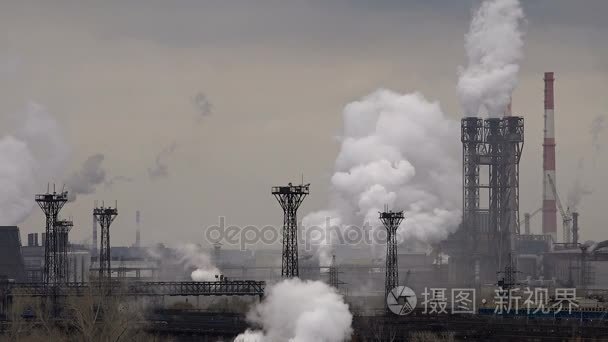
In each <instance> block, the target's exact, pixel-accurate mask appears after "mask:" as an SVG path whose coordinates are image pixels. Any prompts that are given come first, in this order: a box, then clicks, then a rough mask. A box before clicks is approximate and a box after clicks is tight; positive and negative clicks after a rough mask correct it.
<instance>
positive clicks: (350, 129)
mask: <svg viewBox="0 0 608 342" xmlns="http://www.w3.org/2000/svg"><path fill="white" fill-rule="evenodd" d="M343 119H344V120H343V122H344V132H343V135H342V137H341V147H340V152H339V154H338V157H337V159H336V163H335V170H334V174H333V176H332V178H331V190H332V191H331V193H332V197H331V198H330V208H329V209H328V210H326V211H321V212H315V213H311V214H309V215H307V216H306V217H305V218H304V219H303V225H304V226H305V227H312V226H316V227H322V228H325V229H326V232H327V228H329V227H328V224H327V223H328V221H329V226H333V227H335V226H338V228H339V229H341V230H344V229H345V227H347V226H349V225H355V226H358V227H362V226H363V225H364V223H368V224H369V226H371V228H372V229H384V228H383V227H382V225H381V223H380V222H379V220H378V211H381V210H382V209H383V207H384V206H385V205H387V206H388V207H389V208H391V209H396V210H405V212H406V219H405V221H403V223H402V224H401V227H400V228H399V230H398V235H399V237H400V239H401V240H405V241H410V242H423V243H426V244H432V243H435V242H438V241H440V240H442V239H445V238H446V237H447V235H448V234H449V233H450V232H452V231H454V230H455V229H456V228H457V226H458V224H459V222H460V219H461V218H460V216H461V212H460V198H459V196H458V194H459V187H460V175H459V173H458V170H459V153H460V149H459V145H458V144H454V141H456V140H457V139H458V132H459V126H458V124H457V123H456V122H455V121H453V120H450V119H448V118H446V117H445V115H444V114H443V113H442V111H441V108H440V106H439V104H438V103H436V102H429V101H427V100H426V99H425V98H424V97H423V96H422V95H421V94H419V93H411V94H405V95H401V94H398V93H395V92H392V91H389V90H378V91H376V92H374V93H372V94H370V95H368V96H366V97H364V98H362V99H361V100H359V101H355V102H352V103H350V104H348V105H347V106H346V108H345V109H344V113H343ZM328 218H329V219H328ZM326 235H327V236H333V235H332V234H331V233H329V232H327V233H326ZM374 235H375V236H377V235H376V234H374ZM334 240H335V239H334ZM332 244H333V241H330V243H328V244H324V243H322V244H321V246H319V250H318V254H319V260H320V263H321V265H324V266H327V265H329V264H330V262H331V251H330V250H331V248H332ZM372 247H373V245H372Z"/></svg>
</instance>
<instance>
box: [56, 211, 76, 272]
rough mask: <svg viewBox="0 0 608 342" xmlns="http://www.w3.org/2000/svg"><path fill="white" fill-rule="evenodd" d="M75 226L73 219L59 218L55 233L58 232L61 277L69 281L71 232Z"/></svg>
mask: <svg viewBox="0 0 608 342" xmlns="http://www.w3.org/2000/svg"><path fill="white" fill-rule="evenodd" d="M73 226H74V223H73V222H72V221H71V220H57V222H55V234H57V265H58V270H59V278H60V279H64V280H65V281H68V280H69V279H70V275H69V270H70V265H69V259H68V249H69V234H70V230H71V229H72V227H73Z"/></svg>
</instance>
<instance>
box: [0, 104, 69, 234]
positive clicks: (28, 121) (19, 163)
mask: <svg viewBox="0 0 608 342" xmlns="http://www.w3.org/2000/svg"><path fill="white" fill-rule="evenodd" d="M16 120H17V129H16V130H15V131H14V132H13V133H12V134H9V135H5V136H4V137H2V138H1V139H0V187H1V188H2V191H1V192H0V224H2V225H16V224H18V223H20V222H22V221H23V220H24V219H26V218H27V216H28V215H29V214H30V213H31V212H32V210H33V208H34V206H35V205H36V203H35V202H34V195H35V194H36V193H39V192H41V191H43V190H44V189H46V185H47V182H49V181H52V180H53V179H56V178H57V177H59V176H60V175H61V174H62V173H63V165H65V162H66V161H67V159H68V156H69V148H68V145H67V143H66V141H65V139H64V135H63V132H62V130H61V129H60V127H59V125H58V123H57V121H56V120H55V119H54V118H53V117H52V116H51V115H50V114H49V113H48V112H47V111H46V110H45V109H44V108H43V107H41V106H39V105H37V104H35V103H29V104H28V105H27V109H26V111H25V113H20V114H19V115H18V116H17V117H16Z"/></svg>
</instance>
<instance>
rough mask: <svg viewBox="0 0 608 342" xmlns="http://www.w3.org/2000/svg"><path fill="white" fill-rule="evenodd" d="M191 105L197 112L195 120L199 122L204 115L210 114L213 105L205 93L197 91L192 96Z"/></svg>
mask: <svg viewBox="0 0 608 342" xmlns="http://www.w3.org/2000/svg"><path fill="white" fill-rule="evenodd" d="M192 105H193V106H194V109H195V110H196V112H197V114H198V115H197V121H198V122H201V121H202V120H203V118H204V117H206V116H209V115H211V111H212V110H213V105H212V104H211V102H210V101H209V99H208V98H207V95H205V93H203V92H198V93H197V94H196V95H194V97H193V98H192Z"/></svg>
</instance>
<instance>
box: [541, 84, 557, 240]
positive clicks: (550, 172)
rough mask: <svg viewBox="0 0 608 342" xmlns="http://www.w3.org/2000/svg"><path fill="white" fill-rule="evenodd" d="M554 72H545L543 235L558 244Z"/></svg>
mask: <svg viewBox="0 0 608 342" xmlns="http://www.w3.org/2000/svg"><path fill="white" fill-rule="evenodd" d="M553 108H554V107H553V72H545V140H544V142H543V234H546V235H548V234H550V235H551V236H552V237H553V241H554V242H557V208H556V206H555V195H554V194H553V190H552V188H551V184H550V183H549V177H551V180H552V181H553V184H556V178H555V119H554V114H553Z"/></svg>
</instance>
